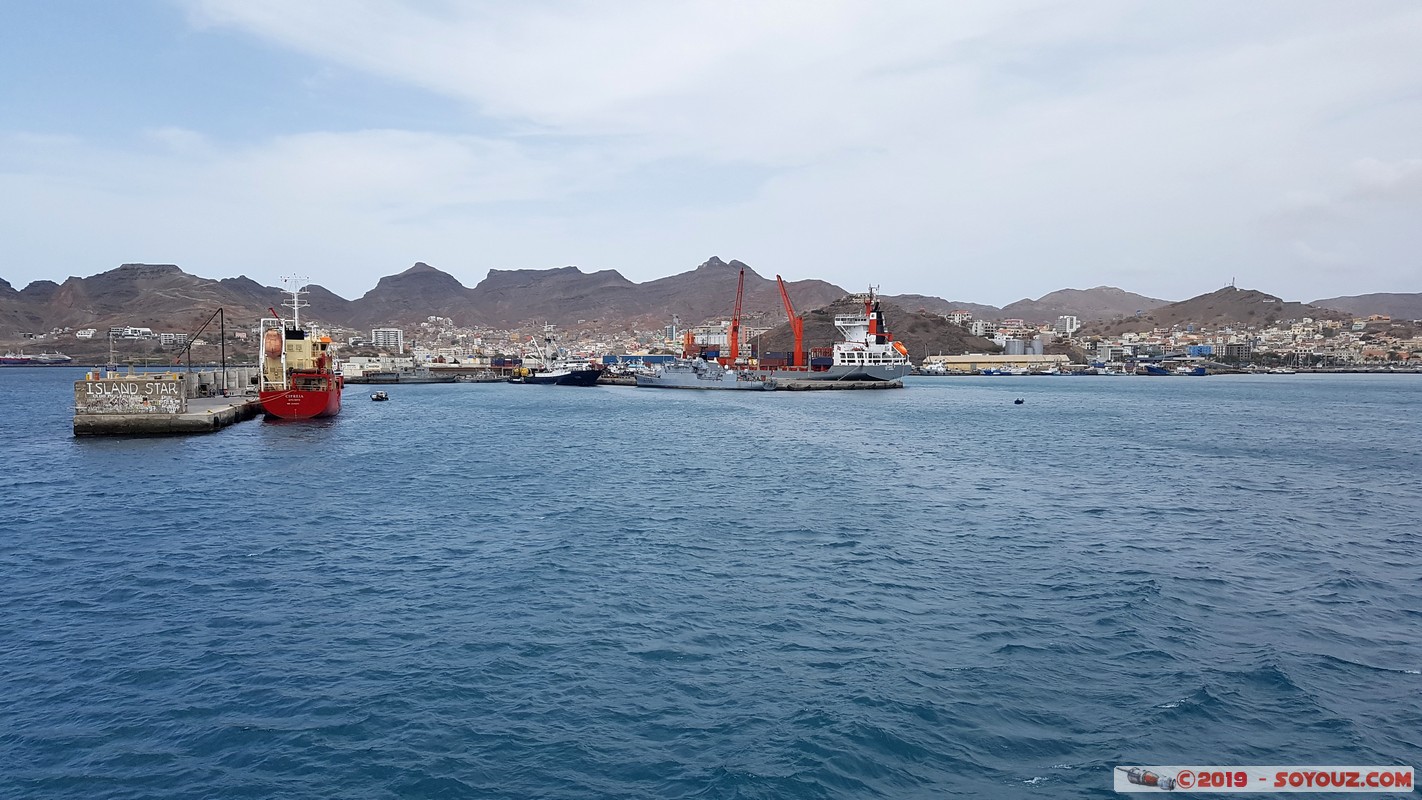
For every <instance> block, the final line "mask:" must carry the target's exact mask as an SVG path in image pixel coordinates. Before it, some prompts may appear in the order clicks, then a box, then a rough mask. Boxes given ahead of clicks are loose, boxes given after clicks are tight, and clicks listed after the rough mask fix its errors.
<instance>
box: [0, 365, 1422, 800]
mask: <svg viewBox="0 0 1422 800" xmlns="http://www.w3.org/2000/svg"><path fill="white" fill-rule="evenodd" d="M75 376H76V375H75V371H74V370H68V369H5V370H0V404H3V408H4V411H5V413H4V415H3V417H0V435H3V440H0V453H3V455H4V469H3V471H0V609H2V610H3V614H0V690H3V697H4V698H5V700H4V702H3V703H0V765H3V766H0V796H3V797H27V798H28V797H33V798H51V797H66V798H68V797H73V798H81V797H82V798H130V797H131V798H191V797H224V798H243V797H252V798H258V797H260V798H267V797H302V798H305V797H317V798H319V797H331V798H336V797H339V798H394V797H409V798H420V797H430V798H434V797H440V798H461V797H491V798H534V797H539V798H664V797H671V798H675V797H698V798H731V797H735V798H785V797H797V798H799V797H803V798H861V797H890V798H916V797H923V798H938V797H953V796H963V797H1024V796H1044V797H1108V796H1115V795H1114V793H1112V792H1111V768H1112V766H1113V765H1116V764H1130V763H1146V764H1150V763H1178V764H1403V765H1417V766H1422V676H1419V669H1422V640H1420V639H1419V632H1422V567H1419V557H1422V540H1420V538H1419V533H1418V530H1419V527H1422V522H1419V521H1422V490H1419V487H1422V415H1419V407H1422V403H1419V401H1422V379H1418V378H1416V377H1414V376H1307V375H1299V376H1260V377H1216V378H1202V379H1184V378H1160V379H1149V378H1066V377H1059V378H1012V377H1004V378H981V379H976V378H963V379H953V378H950V379H916V380H914V381H911V382H910V386H909V388H907V389H905V390H903V391H893V392H827V393H818V392H817V393H786V392H777V393H769V394H762V393H744V392H726V393H719V392H708V393H696V392H657V391H653V390H645V389H644V390H638V389H631V388H617V387H614V388H595V389H574V388H562V387H543V386H511V385H507V384H487V385H447V386H445V385H437V386H392V387H387V390H388V391H389V393H390V402H387V403H371V402H370V401H369V400H367V399H366V395H367V394H368V392H365V391H363V387H351V388H350V389H348V390H347V393H346V398H345V400H346V409H345V411H344V412H343V413H342V414H341V416H340V417H338V418H336V419H334V420H328V421H321V422H311V423H294V424H293V423H285V424H283V423H269V422H262V421H252V422H246V423H242V424H240V425H238V426H235V427H233V428H229V429H227V430H225V431H222V432H219V433H215V434H211V435H206V436H197V437H191V438H162V439H94V440H75V439H73V438H72V437H71V436H70V429H69V423H70V416H69V415H70V403H71V402H72V383H70V382H71V381H72V380H73V378H74V377H75ZM81 376H82V373H81ZM1017 397H1021V398H1022V399H1023V400H1024V401H1025V402H1024V403H1023V404H1022V405H1014V404H1013V403H1012V400H1013V399H1014V398H1017Z"/></svg>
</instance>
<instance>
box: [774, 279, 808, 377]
mask: <svg viewBox="0 0 1422 800" xmlns="http://www.w3.org/2000/svg"><path fill="white" fill-rule="evenodd" d="M775 282H776V283H778V284H780V299H781V301H782V302H784V303H785V316H787V317H789V318H790V333H792V334H794V336H795V355H794V360H793V361H791V362H790V363H791V365H792V366H794V367H795V368H796V369H798V368H800V367H803V366H805V318H804V317H801V316H799V315H798V314H796V313H795V306H793V305H791V304H790V293H789V292H787V291H785V279H784V278H781V277H780V276H779V275H776V276H775Z"/></svg>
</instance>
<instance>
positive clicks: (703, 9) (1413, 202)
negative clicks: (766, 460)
mask: <svg viewBox="0 0 1422 800" xmlns="http://www.w3.org/2000/svg"><path fill="white" fill-rule="evenodd" d="M181 5H182V6H183V7H184V8H185V9H186V10H187V13H188V16H189V18H190V19H191V20H192V21H193V22H194V24H195V25H196V26H198V29H199V30H200V31H202V32H207V33H219V32H220V33H227V32H231V31H237V32H240V33H241V34H242V35H245V36H249V37H253V38H255V39H257V40H260V41H261V42H264V43H275V44H276V45H278V46H281V47H284V48H288V49H290V50H292V51H294V52H298V53H301V54H304V55H306V56H308V57H309V58H310V59H312V63H313V66H312V72H313V74H314V75H316V76H318V77H320V76H327V75H329V74H330V70H332V69H338V70H355V71H357V72H362V73H367V74H369V75H371V76H373V77H374V78H376V79H378V80H380V81H382V82H387V83H388V82H393V83H395V84H397V85H404V86H409V87H413V88H416V89H418V90H419V91H421V92H434V93H436V94H438V95H442V96H444V97H445V98H447V99H448V101H449V102H452V103H455V104H459V105H461V106H464V107H466V108H468V109H469V110H470V111H471V112H472V114H473V115H474V117H475V125H476V126H477V127H474V126H472V127H471V130H473V129H477V130H478V132H479V133H478V135H477V136H476V135H468V136H466V135H459V134H457V133H445V132H439V133H436V132H429V131H419V130H403V131H402V130H341V129H339V127H335V126H328V125H325V124H323V121H322V120H320V119H319V118H318V119H314V120H313V124H312V127H311V129H310V130H306V131H298V132H290V131H273V132H272V133H270V134H269V135H267V136H265V137H264V138H259V139H256V140H252V141H245V142H240V143H238V142H234V141H233V140H232V138H231V137H230V136H229V135H228V134H227V133H226V132H224V131H221V130H203V131H188V130H176V129H155V130H154V131H151V132H150V133H149V137H148V139H147V141H146V143H145V144H141V145H125V144H121V143H106V142H95V143H92V144H83V143H80V144H76V143H75V142H73V141H72V140H70V141H62V142H50V143H48V144H43V143H39V142H35V141H32V140H31V141H27V142H26V143H25V144H24V146H22V147H20V148H19V149H18V150H16V151H12V152H9V153H6V154H0V172H4V173H8V177H5V176H0V182H5V183H9V184H10V186H11V188H13V187H15V186H17V185H19V184H17V183H16V182H17V181H19V182H21V183H23V182H24V181H31V182H32V183H34V184H35V185H37V186H41V187H42V191H41V194H42V195H44V196H49V195H54V196H55V197H56V200H55V202H56V203H59V202H61V201H60V200H59V199H58V197H59V196H60V195H64V196H67V197H68V200H66V201H63V202H64V203H65V207H66V208H69V209H71V210H80V209H92V211H87V210H86V211H84V212H83V213H85V214H88V213H93V214H104V213H110V214H112V215H113V218H116V219H125V218H127V217H129V216H132V217H134V218H136V219H137V220H140V221H141V220H143V219H152V218H154V217H156V216H160V215H161V216H163V217H165V218H168V219H171V220H173V221H174V224H173V225H172V226H171V228H172V229H174V230H170V231H168V232H166V233H164V234H162V235H160V233H159V232H158V231H156V230H151V229H150V230H149V232H148V234H147V238H144V236H141V235H139V234H137V233H135V232H134V230H133V228H134V226H133V225H114V226H112V227H113V228H114V232H113V238H112V239H111V240H105V239H103V238H102V237H96V238H94V240H93V241H94V244H93V249H92V252H114V251H117V250H119V249H121V247H122V246H127V247H132V248H135V249H142V246H143V243H144V242H148V243H150V245H149V246H150V247H154V246H157V247H171V248H175V249H181V254H182V255H183V256H184V257H185V258H184V262H183V263H185V264H191V265H192V266H193V267H196V266H197V265H198V264H199V263H213V264H218V263H222V264H223V265H224V266H223V267H222V268H223V269H226V266H225V264H226V261H230V260H236V259H245V260H251V261H259V260H260V259H263V258H269V257H283V256H287V255H289V254H291V253H303V254H306V255H308V256H310V257H311V258H313V259H317V260H320V259H323V258H329V259H330V260H332V261H333V262H334V261H339V263H340V264H342V265H343V266H342V267H341V269H340V275H341V276H342V277H341V280H342V281H344V282H345V284H344V287H343V288H344V289H345V291H347V292H348V293H354V294H358V293H359V292H360V291H363V290H364V289H365V288H368V287H369V286H370V285H371V284H373V282H374V280H375V278H376V277H378V276H379V275H381V274H388V273H389V272H391V271H393V270H394V269H396V268H400V267H402V266H404V265H406V264H408V263H409V262H411V261H413V260H415V259H423V260H426V261H430V262H431V263H435V264H436V265H437V266H441V267H442V268H445V269H448V270H450V271H451V272H454V273H455V274H457V275H459V276H460V277H461V278H462V279H464V280H466V282H471V283H472V282H473V281H476V280H478V278H479V277H481V276H482V271H483V269H485V268H488V267H494V266H499V267H507V266H537V267H543V266H555V265H561V264H567V263H574V264H579V265H582V266H585V267H587V268H608V267H610V268H617V269H621V270H622V271H623V272H624V273H625V274H627V275H628V276H629V277H632V278H633V279H636V280H645V279H648V278H652V277H657V276H659V275H664V274H667V273H669V272H672V271H676V270H680V269H685V268H687V267H689V266H691V265H693V264H694V263H696V262H697V261H699V260H700V259H701V258H704V257H705V256H707V255H710V254H712V253H717V254H719V255H722V256H723V257H737V258H742V259H743V260H746V261H748V262H750V263H752V264H753V265H755V266H757V267H759V268H761V269H762V270H763V271H766V272H782V273H784V274H787V275H790V276H794V277H810V276H816V277H825V278H828V279H831V280H835V281H838V282H840V283H842V284H845V285H861V284H863V283H864V282H865V280H866V272H870V271H872V272H873V273H875V274H876V275H879V276H880V278H879V280H880V281H881V282H882V283H883V284H884V288H885V290H886V291H891V292H896V291H919V292H927V293H934V294H941V295H945V296H949V297H952V298H955V299H963V300H978V301H983V302H999V303H1001V302H1007V301H1010V300H1014V299H1017V298H1018V297H1021V296H1024V295H1031V296H1037V295H1040V294H1043V293H1045V292H1047V291H1050V290H1053V289H1057V288H1061V287H1062V286H1066V285H1074V286H1088V285H1097V284H1101V283H1118V284H1119V285H1122V286H1123V287H1124V288H1127V289H1131V290H1134V291H1140V292H1143V293H1146V294H1154V295H1157V296H1164V297H1176V298H1178V297H1185V296H1189V295H1192V294H1196V293H1198V292H1201V291H1207V290H1210V289H1213V288H1217V287H1218V286H1219V285H1222V284H1223V283H1224V282H1226V281H1227V280H1228V279H1229V277H1231V276H1237V277H1238V278H1239V279H1240V282H1241V284H1246V283H1248V284H1252V285H1256V286H1258V287H1259V288H1263V289H1266V290H1272V291H1274V292H1275V293H1280V294H1284V293H1289V294H1295V295H1296V296H1302V297H1306V298H1307V297H1308V296H1309V295H1310V294H1314V295H1319V296H1322V295H1329V294H1342V293H1350V292H1352V291H1355V290H1356V291H1365V290H1367V291H1373V290H1389V289H1390V290H1402V291H1406V290H1408V289H1409V288H1410V286H1409V285H1406V284H1407V282H1408V281H1410V282H1411V285H1413V286H1415V285H1416V283H1417V279H1418V278H1419V275H1418V268H1417V267H1416V266H1415V264H1416V262H1415V260H1414V259H1413V257H1412V254H1413V253H1415V252H1416V251H1417V249H1418V246H1419V245H1422V233H1418V232H1416V231H1415V230H1414V229H1415V228H1416V227H1417V226H1415V225H1395V224H1393V222H1394V221H1396V220H1399V219H1402V218H1404V217H1406V216H1407V215H1408V214H1415V212H1416V211H1417V210H1418V209H1417V195H1418V190H1417V186H1418V184H1419V183H1422V179H1419V175H1422V168H1419V167H1418V164H1419V163H1422V159H1419V157H1420V156H1422V151H1419V149H1418V148H1419V145H1418V143H1417V141H1416V140H1415V137H1414V136H1413V132H1414V131H1415V130H1417V129H1418V128H1419V126H1422V109H1419V107H1418V104H1417V103H1416V102H1415V101H1412V100H1409V98H1411V97H1413V96H1415V93H1416V91H1417V86H1418V85H1419V83H1422V55H1419V54H1420V53H1422V50H1419V48H1417V47H1416V42H1417V41H1419V40H1422V9H1418V8H1417V7H1416V6H1415V5H1413V4H1410V3H1405V2H1370V3H1363V4H1348V5H1346V6H1343V5H1338V4H1334V3H1327V2H1288V3H1284V2H1278V3H1270V2H1262V3H1250V4H1243V5H1241V4H1225V3H1204V4H1177V5H1168V4H1167V5H1163V4H1152V5H1148V6H1141V5H1140V4H1137V3H1126V2H1101V3H1093V4H1088V5H1082V4H1077V3H1059V2H1051V1H1050V0H1040V1H1033V2H1019V3H971V4H970V3H950V4H944V3H936V2H896V3H879V2H875V3H870V2H854V1H851V0H838V1H835V2H803V3H764V2H762V3H739V2H725V0H719V1H717V2H711V1H710V0H706V1H702V0H697V1H696V2H685V3H660V2H648V1H645V0H639V1H638V2H630V1H629V2H624V3H595V2H577V1H574V0H564V1H562V2H540V3H534V2H493V3H481V4H469V3H462V2H419V3H414V2H410V3H402V2H394V1H393V0H391V1H389V2H380V1H378V0H339V1H338V0H308V2H302V3H288V2H278V0H188V1H187V2H182V3H181ZM199 35H203V34H199ZM253 57H256V56H255V55H254V56H253ZM324 83H325V80H324V79H322V80H316V81H315V82H314V83H311V84H309V86H308V89H309V91H313V92H320V91H322V87H323V85H324ZM12 194H13V193H12ZM32 211H33V210H32V209H31V210H26V209H23V208H22V209H18V210H17V211H12V212H11V213H18V214H19V216H20V217H26V216H28V215H31V214H32ZM98 227H100V228H104V227H109V225H108V223H103V224H100V225H99V226H98ZM239 231H240V233H238V232H239ZM178 243H181V247H179V244H178ZM40 252H43V249H42V247H41V246H40V245H39V244H35V245H34V247H33V248H29V249H26V250H25V253H26V254H27V255H30V256H33V255H35V254H38V253H40ZM1339 253H1345V254H1347V258H1348V263H1349V267H1348V270H1347V272H1346V273H1344V272H1339V271H1334V272H1331V273H1330V272H1328V271H1327V270H1321V269H1320V268H1319V266H1318V265H1319V264H1320V263H1324V262H1328V263H1332V262H1330V261H1329V259H1335V260H1336V258H1335V256H1334V255H1329V258H1323V257H1321V256H1320V254H1339ZM127 258H129V256H123V257H118V256H115V257H113V258H109V259H107V260H106V261H105V262H104V263H103V264H100V265H98V266H96V269H97V268H102V267H104V266H107V265H109V262H113V263H116V262H117V261H119V260H126V259H127ZM312 271H313V275H319V272H317V271H316V270H315V269H313V270H312ZM6 277H9V276H6ZM326 282H327V283H329V284H332V285H335V283H336V281H335V280H327V281H326ZM1389 282H1393V283H1391V284H1390V283H1389ZM1384 284H1387V285H1384ZM1394 284H1395V285H1394Z"/></svg>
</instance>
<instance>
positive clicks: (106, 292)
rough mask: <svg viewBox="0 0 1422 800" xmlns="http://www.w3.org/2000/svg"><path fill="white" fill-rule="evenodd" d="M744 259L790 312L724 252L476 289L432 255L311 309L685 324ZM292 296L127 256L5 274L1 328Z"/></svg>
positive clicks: (381, 320) (357, 321) (322, 318)
mask: <svg viewBox="0 0 1422 800" xmlns="http://www.w3.org/2000/svg"><path fill="white" fill-rule="evenodd" d="M741 269H745V281H746V283H745V299H744V313H745V314H746V316H747V317H750V318H754V317H756V316H764V317H770V316H776V315H778V316H779V318H781V319H783V318H784V311H783V306H782V304H781V301H780V292H779V289H778V288H777V287H776V283H775V281H774V280H773V279H771V278H766V277H762V276H761V275H759V274H757V273H756V272H755V270H753V269H751V268H750V267H749V266H747V265H745V264H742V263H741V262H739V261H731V262H725V261H722V260H721V259H719V258H714V257H713V258H711V259H709V260H707V261H706V262H705V263H703V264H701V265H700V266H698V267H696V268H695V269H693V270H690V271H688V272H683V273H681V274H679V275H672V276H670V277H667V278H661V279H659V280H655V281H649V282H647V283H641V284H638V283H633V282H631V281H629V280H627V279H626V278H624V277H623V276H622V275H620V274H619V273H617V272H616V271H614V270H602V271H599V272H594V273H591V274H589V273H585V272H583V271H581V270H579V269H578V268H577V267H561V268H557V269H546V270H491V271H490V272H489V275H488V277H486V278H485V279H484V280H483V281H480V283H479V284H478V285H477V286H475V287H474V288H472V289H471V288H468V287H466V286H464V285H463V284H462V283H460V282H459V280H458V279H456V278H455V277H454V276H452V275H450V274H448V273H446V272H443V271H441V270H438V269H436V268H434V267H432V266H430V265H428V264H425V263H422V262H421V263H416V264H415V265H414V266H412V267H410V268H409V269H406V270H404V271H403V272H400V273H397V274H395V275H389V276H386V277H384V278H381V279H380V281H379V282H378V283H377V284H376V286H375V287H374V288H373V289H371V290H370V291H369V292H366V293H365V294H364V295H363V296H362V297H360V298H358V299H356V300H346V299H345V298H343V297H340V296H338V295H336V294H333V293H332V292H330V291H328V290H326V289H325V288H323V287H321V286H319V285H311V286H309V287H308V292H309V295H308V297H307V300H308V301H309V302H310V303H311V307H310V310H308V311H306V312H305V313H304V314H303V317H306V318H310V319H313V320H316V321H319V322H322V323H325V324H327V325H333V326H342V327H349V328H354V329H357V330H360V329H366V328H370V327H374V326H380V325H412V324H416V323H419V322H422V321H424V320H425V318H426V317H429V316H441V317H448V318H451V319H453V320H454V321H455V323H456V324H458V325H463V326H469V327H475V326H478V327H490V328H508V327H514V326H518V325H525V324H540V323H543V322H552V323H555V324H558V325H560V326H564V327H571V326H573V325H578V324H579V323H586V324H585V325H582V326H581V327H596V328H602V329H605V330H626V329H629V328H634V327H640V328H649V327H656V328H659V327H662V326H663V325H666V324H668V323H670V322H671V319H672V316H673V315H676V316H679V317H680V318H681V321H682V323H683V324H685V325H696V324H700V323H702V322H706V321H709V320H712V319H721V318H726V317H729V315H730V313H731V310H732V308H733V306H734V305H735V296H736V280H737V276H738V275H739V274H740V270H741ZM787 288H788V291H789V293H790V296H791V298H792V300H793V301H794V303H795V305H796V307H797V308H799V309H808V308H815V307H817V306H821V305H824V304H825V303H828V302H830V301H831V300H833V299H835V298H837V297H840V296H843V295H844V294H845V291H844V290H843V289H841V288H839V287H838V286H834V285H833V284H829V283H825V282H824V281H818V280H803V281H793V282H789V283H788V284H787ZM283 296H284V295H283V293H282V290H281V289H279V288H275V287H270V286H263V285H261V284H259V283H257V282H256V281H253V280H251V279H250V278H247V277H245V276H243V277H238V278H226V279H223V280H211V279H208V278H201V277H197V276H195V275H189V274H188V273H186V272H183V270H181V269H180V268H179V267H177V266H176V265H173V264H124V265H123V266H120V267H118V268H117V269H113V270H109V271H108V272H102V273H99V274H97V275H93V276H90V277H88V278H77V277H71V278H69V279H68V280H66V281H65V282H64V283H62V284H56V283H54V282H53V281H35V282H33V283H31V284H30V285H29V286H26V287H25V288H24V289H23V290H21V291H16V290H15V288H14V287H13V286H11V285H10V284H9V283H6V282H3V281H0V340H13V339H15V338H16V337H18V336H19V334H20V333H21V332H43V331H47V330H49V329H51V328H55V327H66V326H67V327H71V328H81V327H94V328H107V327H111V326H115V325H138V326H145V327H150V328H153V329H154V330H179V331H181V330H192V329H194V328H195V327H196V326H197V325H199V324H201V323H202V321H203V320H205V319H206V318H207V316H208V315H209V314H211V313H212V312H213V311H214V310H215V309H217V308H219V307H221V308H223V309H224V310H225V312H226V317H227V319H228V321H229V323H231V324H238V325H243V324H250V323H252V322H254V321H255V320H257V319H259V318H260V317H263V316H266V315H267V314H268V311H267V309H268V308H270V307H276V308H278V309H280V308H281V306H280V303H281V300H282V298H283Z"/></svg>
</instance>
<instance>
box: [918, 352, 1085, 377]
mask: <svg viewBox="0 0 1422 800" xmlns="http://www.w3.org/2000/svg"><path fill="white" fill-rule="evenodd" d="M1069 363H1071V359H1070V358H1068V357H1067V356H1064V355H1047V356H1037V355H1020V356H1009V355H995V354H994V355H987V354H983V353H978V354H971V353H970V354H968V355H965V356H927V357H925V358H924V359H923V366H924V367H928V366H929V365H930V364H941V365H943V368H944V369H946V370H947V371H949V372H977V371H979V370H984V369H995V368H997V367H1027V368H1029V369H1031V368H1033V367H1042V368H1047V369H1050V368H1052V367H1065V366H1066V365H1067V364H1069Z"/></svg>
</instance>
